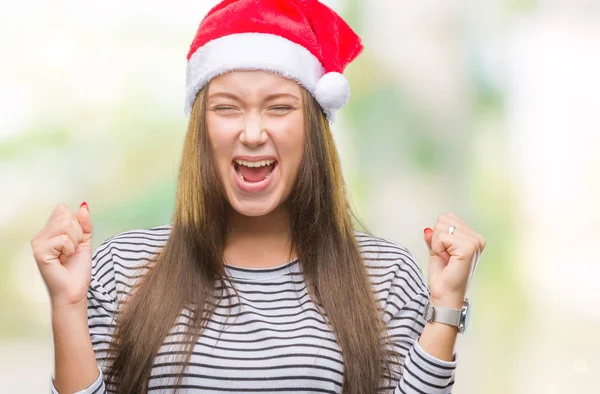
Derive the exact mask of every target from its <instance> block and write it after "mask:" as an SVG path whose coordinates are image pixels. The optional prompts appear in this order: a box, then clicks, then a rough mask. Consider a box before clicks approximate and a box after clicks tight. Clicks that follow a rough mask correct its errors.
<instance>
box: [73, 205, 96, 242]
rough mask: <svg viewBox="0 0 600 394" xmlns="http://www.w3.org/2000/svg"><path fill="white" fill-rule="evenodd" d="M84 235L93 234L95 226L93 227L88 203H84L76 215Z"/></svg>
mask: <svg viewBox="0 0 600 394" xmlns="http://www.w3.org/2000/svg"><path fill="white" fill-rule="evenodd" d="M75 217H76V218H77V222H78V223H79V225H80V227H81V230H82V233H83V234H84V235H88V234H92V232H93V231H94V226H93V225H92V217H91V215H90V209H89V207H88V205H87V203H85V202H84V203H82V204H81V205H80V206H79V209H78V210H77V214H76V215H75Z"/></svg>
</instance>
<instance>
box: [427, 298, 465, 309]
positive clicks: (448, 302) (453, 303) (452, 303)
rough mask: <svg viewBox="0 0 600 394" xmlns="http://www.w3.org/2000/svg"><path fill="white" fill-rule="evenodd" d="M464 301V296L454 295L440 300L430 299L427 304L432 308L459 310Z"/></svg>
mask: <svg viewBox="0 0 600 394" xmlns="http://www.w3.org/2000/svg"><path fill="white" fill-rule="evenodd" d="M464 299H465V295H464V294H463V295H460V294H456V295H451V296H445V297H440V298H436V297H430V299H429V302H430V303H431V305H433V306H441V307H444V308H453V309H460V308H461V307H462V304H463V301H464Z"/></svg>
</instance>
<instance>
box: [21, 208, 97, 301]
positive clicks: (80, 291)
mask: <svg viewBox="0 0 600 394" xmlns="http://www.w3.org/2000/svg"><path fill="white" fill-rule="evenodd" d="M92 229H93V227H92V220H91V217H90V211H89V208H88V206H87V204H86V203H83V204H81V206H80V207H79V209H78V210H77V212H76V213H73V212H71V210H69V208H68V207H67V206H66V205H64V204H60V205H58V206H57V207H56V208H55V209H54V211H53V212H52V214H51V215H50V218H49V219H48V222H47V223H46V226H45V227H44V228H43V229H42V230H41V231H40V232H38V233H37V234H36V235H34V236H33V238H31V248H32V250H33V256H34V258H35V261H36V262H37V265H38V268H39V270H40V273H41V275H42V278H43V280H44V282H45V283H46V287H47V288H48V293H49V294H50V301H51V303H52V307H53V308H54V307H69V306H71V305H76V304H79V305H81V304H82V303H83V304H85V303H86V302H87V291H88V286H89V284H90V280H91V276H92Z"/></svg>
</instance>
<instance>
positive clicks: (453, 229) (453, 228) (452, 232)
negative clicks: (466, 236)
mask: <svg viewBox="0 0 600 394" xmlns="http://www.w3.org/2000/svg"><path fill="white" fill-rule="evenodd" d="M455 231H456V226H450V228H449V229H448V232H449V233H450V235H452V234H454V232H455Z"/></svg>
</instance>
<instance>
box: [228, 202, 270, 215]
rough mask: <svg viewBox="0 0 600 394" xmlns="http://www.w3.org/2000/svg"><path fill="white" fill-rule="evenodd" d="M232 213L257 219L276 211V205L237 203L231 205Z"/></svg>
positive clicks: (267, 203)
mask: <svg viewBox="0 0 600 394" xmlns="http://www.w3.org/2000/svg"><path fill="white" fill-rule="evenodd" d="M230 205H231V207H232V208H233V210H234V211H236V212H237V213H239V214H240V215H243V216H250V217H257V216H265V215H268V214H270V213H271V212H273V211H274V210H276V209H277V205H276V204H272V203H269V202H266V201H262V202H261V201H256V202H242V203H240V202H238V201H236V202H235V203H233V204H231V203H230Z"/></svg>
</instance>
